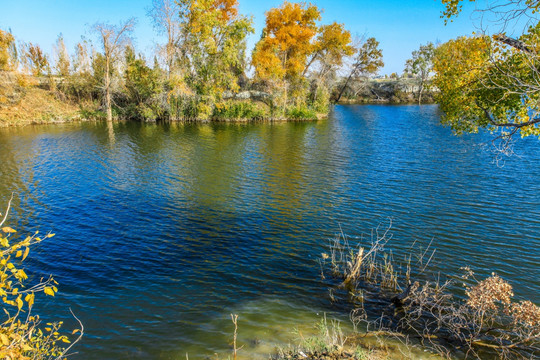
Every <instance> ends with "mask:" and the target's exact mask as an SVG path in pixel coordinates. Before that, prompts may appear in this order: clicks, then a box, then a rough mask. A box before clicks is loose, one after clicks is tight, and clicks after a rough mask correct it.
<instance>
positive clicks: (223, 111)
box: [212, 101, 268, 120]
mask: <svg viewBox="0 0 540 360" xmlns="http://www.w3.org/2000/svg"><path fill="white" fill-rule="evenodd" d="M266 117H268V116H267V114H266V112H265V111H264V110H263V109H261V108H258V107H257V106H256V104H254V103H252V102H245V101H241V102H240V101H227V102H222V103H218V104H216V106H215V107H214V111H213V113H212V119H214V120H239V119H244V120H262V119H264V118H266Z"/></svg>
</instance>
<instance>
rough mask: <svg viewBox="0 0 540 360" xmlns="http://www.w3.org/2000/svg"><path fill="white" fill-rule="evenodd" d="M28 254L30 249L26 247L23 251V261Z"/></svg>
mask: <svg viewBox="0 0 540 360" xmlns="http://www.w3.org/2000/svg"><path fill="white" fill-rule="evenodd" d="M29 252H30V248H29V247H27V248H26V249H25V250H24V254H23V257H22V259H23V261H24V259H26V257H27V256H28V253H29Z"/></svg>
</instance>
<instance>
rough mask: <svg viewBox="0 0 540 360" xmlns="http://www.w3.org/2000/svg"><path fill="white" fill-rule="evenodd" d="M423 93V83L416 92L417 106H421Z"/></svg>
mask: <svg viewBox="0 0 540 360" xmlns="http://www.w3.org/2000/svg"><path fill="white" fill-rule="evenodd" d="M423 92H424V81H422V82H421V83H420V90H419V91H418V105H420V104H422V93H423Z"/></svg>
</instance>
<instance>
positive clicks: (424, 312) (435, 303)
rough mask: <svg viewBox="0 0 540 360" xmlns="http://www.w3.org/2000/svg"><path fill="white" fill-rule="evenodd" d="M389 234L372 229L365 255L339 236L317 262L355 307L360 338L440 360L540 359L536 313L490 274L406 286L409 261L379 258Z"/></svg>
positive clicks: (538, 312) (536, 309)
mask: <svg viewBox="0 0 540 360" xmlns="http://www.w3.org/2000/svg"><path fill="white" fill-rule="evenodd" d="M389 229H390V227H388V229H387V230H386V231H384V232H379V230H378V228H377V229H376V230H375V231H374V232H373V233H372V236H371V244H370V245H369V246H367V247H363V246H360V245H357V246H354V245H351V244H349V241H348V239H347V237H346V236H344V235H343V233H341V234H340V236H339V237H338V238H337V239H335V240H334V241H333V242H332V243H331V246H330V249H331V256H327V255H326V256H324V255H323V260H322V261H321V266H322V265H324V264H326V259H328V258H330V259H331V262H330V264H331V273H332V275H333V276H334V278H336V279H338V280H340V283H339V285H338V289H339V288H341V289H343V288H344V289H346V290H347V291H348V293H349V295H350V300H352V303H353V304H354V307H355V308H354V309H353V311H352V315H351V318H352V319H353V321H354V322H355V324H356V325H360V324H362V325H363V327H364V328H365V329H367V334H365V335H364V336H390V337H394V338H397V339H400V341H403V342H406V343H409V342H410V341H412V340H414V339H415V340H414V341H420V342H421V343H422V344H423V345H425V346H427V347H428V348H429V349H431V350H434V351H436V352H437V353H439V354H440V355H443V356H446V357H456V356H458V357H463V358H477V359H484V358H486V357H494V356H495V357H499V358H505V359H521V358H527V359H528V358H538V357H539V356H540V307H538V306H537V305H535V304H534V303H533V302H531V301H521V302H516V301H513V297H514V293H513V291H512V286H511V285H510V284H509V283H508V282H507V281H505V280H504V279H502V278H501V277H499V276H498V275H496V274H495V273H492V274H491V276H489V277H487V278H485V279H477V278H476V277H475V274H474V272H473V271H472V270H471V269H470V268H468V267H466V268H463V270H465V274H464V275H463V276H461V277H459V276H458V277H454V278H449V279H448V280H445V281H443V280H439V279H438V280H436V281H427V280H423V281H422V280H421V279H418V280H417V281H414V282H411V281H410V276H411V275H410V273H411V269H410V259H411V256H409V257H408V258H409V261H406V262H404V263H403V264H398V265H396V264H395V263H394V261H393V259H392V256H391V253H388V252H386V250H385V245H386V244H387V242H388V240H389V239H391V237H392V235H391V234H390V233H389ZM430 245H431V244H430ZM428 249H429V247H428ZM427 253H428V250H426V251H424V252H423V253H422V254H421V255H420V256H419V258H420V260H419V262H418V264H419V266H420V267H421V269H420V271H418V273H417V275H416V276H419V274H422V273H423V271H424V270H425V269H426V267H427V265H428V264H429V262H430V261H431V259H432V257H433V254H434V253H435V251H433V252H432V253H431V256H430V257H429V260H428V261H427V263H426V264H424V261H423V258H427V257H428V256H427ZM400 270H401V272H400ZM366 293H368V294H369V296H370V297H371V298H372V299H371V302H370V304H371V305H373V306H372V307H371V308H369V307H368V306H365V298H364V297H365V294H366ZM332 294H333V292H332ZM357 294H360V296H361V297H362V299H361V301H358V298H359V296H358V295H357ZM459 294H464V296H460V295H459ZM373 297H377V299H373ZM373 307H375V309H374V308H373Z"/></svg>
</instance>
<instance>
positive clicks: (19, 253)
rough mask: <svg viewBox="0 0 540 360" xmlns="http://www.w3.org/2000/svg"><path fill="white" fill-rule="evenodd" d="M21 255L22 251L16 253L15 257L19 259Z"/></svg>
mask: <svg viewBox="0 0 540 360" xmlns="http://www.w3.org/2000/svg"><path fill="white" fill-rule="evenodd" d="M22 254H23V252H22V250H19V251H17V254H15V257H21V256H22Z"/></svg>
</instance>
